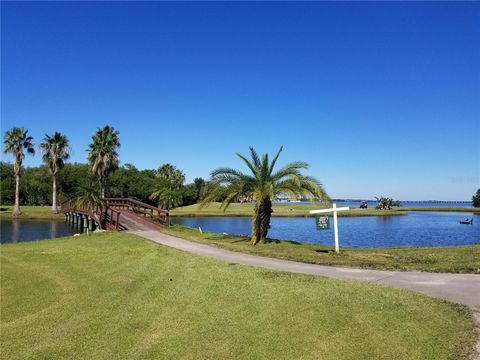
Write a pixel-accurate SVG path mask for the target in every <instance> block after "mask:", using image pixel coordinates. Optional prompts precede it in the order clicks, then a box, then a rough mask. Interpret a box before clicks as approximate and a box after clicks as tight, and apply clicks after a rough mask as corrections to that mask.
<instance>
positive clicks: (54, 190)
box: [52, 175, 58, 214]
mask: <svg viewBox="0 0 480 360" xmlns="http://www.w3.org/2000/svg"><path fill="white" fill-rule="evenodd" d="M57 213H58V211H57V177H56V176H55V175H53V184H52V214H57Z"/></svg>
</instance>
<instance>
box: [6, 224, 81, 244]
mask: <svg viewBox="0 0 480 360" xmlns="http://www.w3.org/2000/svg"><path fill="white" fill-rule="evenodd" d="M76 232H79V231H75V229H74V228H73V227H72V226H71V225H69V224H67V223H66V222H64V221H62V220H22V219H12V220H10V219H9V220H6V219H0V235H1V238H0V242H1V243H2V244H4V243H17V242H24V241H34V240H42V239H52V238H56V237H62V236H70V235H73V234H74V233H76Z"/></svg>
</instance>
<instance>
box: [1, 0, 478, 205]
mask: <svg viewBox="0 0 480 360" xmlns="http://www.w3.org/2000/svg"><path fill="white" fill-rule="evenodd" d="M1 10H2V14H1V17H2V25H1V26H2V29H1V30H2V33H1V36H2V38H1V40H2V44H1V46H2V47H1V50H2V53H1V60H2V70H1V75H2V79H1V87H2V99H1V105H2V108H1V116H2V124H1V125H2V133H3V132H4V131H5V130H6V129H9V128H11V127H12V126H24V127H26V128H28V129H29V130H30V133H31V135H33V136H34V137H35V139H36V141H37V143H38V142H39V141H40V140H41V138H42V137H43V135H44V134H45V133H51V132H53V131H55V130H59V131H61V132H64V133H65V134H67V135H68V136H69V138H70V139H71V143H72V145H73V149H74V152H73V157H72V161H78V162H84V161H85V149H86V148H87V146H88V143H89V141H90V137H91V135H92V134H93V132H94V131H95V130H96V128H97V127H99V126H103V125H105V124H110V125H113V126H114V127H115V128H117V129H118V130H119V131H120V133H121V142H122V148H121V151H120V156H121V161H122V163H123V164H125V163H133V164H135V165H136V166H137V167H139V168H156V167H158V166H159V165H161V164H162V163H165V162H170V163H173V164H175V165H177V166H178V167H179V168H181V169H183V170H184V171H185V173H186V174H187V179H188V180H192V179H193V178H194V177H199V176H201V177H205V178H207V177H208V174H209V172H210V171H211V170H212V169H213V168H215V167H218V166H233V167H241V166H242V164H241V162H240V161H239V160H238V159H236V157H235V156H234V153H235V152H237V151H240V152H246V151H247V149H248V146H250V145H252V146H254V147H255V148H256V149H258V151H259V152H271V153H273V152H275V151H276V149H277V148H278V147H279V146H280V145H284V146H285V150H284V154H283V156H282V161H283V162H286V161H291V160H305V161H307V162H309V163H310V164H311V168H310V170H309V172H310V173H311V174H312V175H314V176H316V177H318V178H319V179H320V180H321V181H322V182H323V183H324V184H325V186H326V188H327V190H328V191H329V193H330V195H331V196H333V197H355V198H372V197H373V196H375V195H386V196H391V197H394V198H398V199H404V200H405V199H412V200H415V199H445V200H448V199H459V200H464V199H469V198H470V197H471V196H472V194H473V193H474V191H475V190H476V188H477V187H479V172H480V170H479V169H480V154H479V152H480V150H479V148H480V147H479V130H480V126H479V119H480V106H479V104H480V85H479V84H480V4H479V3H478V2H465V3H459V2H455V3H453V2H452V3H449V2H427V3H419V2H404V3H400V2H390V3H389V2H370V3H358V2H357V3H323V2H316V3H313V2H305V3H287V2H281V3H273V2H265V3H251V2H248V3H240V2H236V3H225V2H221V3H160V2H150V3H145V2H138V3H135V2H120V3H115V2H83V3H82V2H61V3H60V2H33V3H28V2H2V4H1ZM4 159H7V158H5V157H4ZM8 159H9V160H10V158H8ZM40 161H41V158H40V156H36V157H35V158H32V159H28V160H27V161H26V162H25V164H26V165H37V164H39V163H40Z"/></svg>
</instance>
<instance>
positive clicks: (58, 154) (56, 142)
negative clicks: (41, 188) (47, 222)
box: [40, 132, 70, 214]
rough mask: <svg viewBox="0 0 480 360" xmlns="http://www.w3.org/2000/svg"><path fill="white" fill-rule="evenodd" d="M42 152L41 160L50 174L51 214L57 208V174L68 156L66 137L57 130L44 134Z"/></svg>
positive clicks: (68, 147)
mask: <svg viewBox="0 0 480 360" xmlns="http://www.w3.org/2000/svg"><path fill="white" fill-rule="evenodd" d="M40 149H41V150H42V152H43V161H44V162H45V163H46V164H47V165H48V168H49V169H50V173H51V174H52V214H56V213H57V212H58V210H57V174H58V172H59V171H60V169H61V168H63V166H64V165H65V160H67V159H68V158H69V157H70V146H69V144H68V138H67V137H66V136H65V135H62V134H61V133H59V132H55V133H54V134H53V135H52V136H50V135H47V134H45V137H44V138H43V143H41V144H40Z"/></svg>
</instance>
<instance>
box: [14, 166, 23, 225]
mask: <svg viewBox="0 0 480 360" xmlns="http://www.w3.org/2000/svg"><path fill="white" fill-rule="evenodd" d="M21 213H22V212H21V211H20V175H18V174H17V175H15V207H14V208H13V213H12V215H13V216H19V215H20V214H21Z"/></svg>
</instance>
